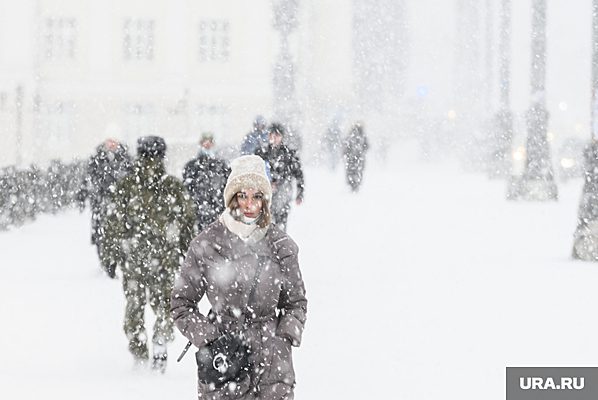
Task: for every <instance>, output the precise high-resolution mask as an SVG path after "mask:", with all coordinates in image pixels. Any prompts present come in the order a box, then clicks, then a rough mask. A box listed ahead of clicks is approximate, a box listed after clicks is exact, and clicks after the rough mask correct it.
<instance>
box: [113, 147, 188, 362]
mask: <svg viewBox="0 0 598 400" xmlns="http://www.w3.org/2000/svg"><path fill="white" fill-rule="evenodd" d="M137 144H138V146H137V154H138V157H137V159H136V160H135V163H134V166H133V171H132V172H131V173H129V174H128V175H127V176H126V177H124V178H123V179H122V180H121V181H120V182H119V183H118V184H117V185H116V190H115V194H114V200H113V204H112V205H111V207H110V209H109V215H108V222H107V228H106V246H104V247H103V250H104V251H103V253H102V257H103V258H104V259H105V260H106V262H108V263H115V264H118V266H119V267H120V269H121V270H122V275H123V290H124V292H125V298H126V309H125V323H124V329H125V333H126V335H127V338H128V340H129V351H130V352H131V353H132V355H133V356H134V358H135V360H136V362H137V363H139V364H145V363H146V362H147V361H148V359H149V349H148V346H147V343H146V341H147V335H146V330H145V323H144V314H145V305H146V303H147V301H148V299H149V304H150V306H151V308H152V310H153V311H154V313H155V314H156V323H155V324H154V332H153V337H152V343H153V349H152V350H153V363H152V367H153V368H154V369H156V370H159V371H161V372H164V369H165V368H166V359H167V352H166V344H167V342H169V341H171V340H172V339H173V322H172V318H171V317H170V294H171V291H172V285H173V282H174V274H175V272H176V270H177V269H178V265H179V258H182V255H183V254H185V252H186V251H187V246H188V244H189V241H190V240H191V237H192V234H193V224H194V220H195V215H194V210H193V202H192V201H191V200H190V199H189V197H188V195H187V194H186V191H185V189H184V187H183V184H182V183H181V181H179V180H178V179H176V178H175V177H173V176H170V175H167V174H166V171H165V168H164V155H165V153H166V143H165V142H164V139H162V138H161V137H157V136H146V137H142V138H139V140H138V143H137Z"/></svg>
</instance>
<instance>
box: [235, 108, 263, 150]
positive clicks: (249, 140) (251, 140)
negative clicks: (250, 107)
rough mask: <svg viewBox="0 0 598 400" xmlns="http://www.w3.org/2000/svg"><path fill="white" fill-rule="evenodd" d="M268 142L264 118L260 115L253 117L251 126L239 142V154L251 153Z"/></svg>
mask: <svg viewBox="0 0 598 400" xmlns="http://www.w3.org/2000/svg"><path fill="white" fill-rule="evenodd" d="M267 144H268V129H266V119H265V118H264V117H262V116H261V115H258V116H257V117H255V120H254V121H253V128H252V129H251V132H249V133H248V134H247V135H245V137H244V138H243V143H241V155H246V154H253V153H255V151H256V150H257V149H258V148H260V147H264V146H267Z"/></svg>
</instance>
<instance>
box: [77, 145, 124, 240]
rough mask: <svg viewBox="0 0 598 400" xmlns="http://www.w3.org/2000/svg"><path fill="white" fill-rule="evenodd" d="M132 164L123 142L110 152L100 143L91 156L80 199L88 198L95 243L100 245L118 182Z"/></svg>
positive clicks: (92, 234) (92, 238) (92, 236)
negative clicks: (103, 225) (104, 223)
mask: <svg viewBox="0 0 598 400" xmlns="http://www.w3.org/2000/svg"><path fill="white" fill-rule="evenodd" d="M131 167H132V161H131V156H130V155H129V153H128V151H127V148H126V147H124V146H123V145H118V147H117V148H116V150H115V151H110V150H108V149H107V148H106V146H105V145H104V144H101V145H99V146H98V147H97V148H96V153H95V154H94V155H93V156H91V158H90V159H89V161H88V163H87V170H86V174H85V175H86V176H85V182H84V184H83V187H82V188H81V191H80V192H79V196H78V197H79V201H81V202H83V201H85V200H86V199H89V204H90V206H91V230H92V231H91V241H92V243H95V244H98V245H99V244H101V242H102V240H103V238H104V234H103V232H104V229H103V227H102V223H103V222H105V219H106V213H107V206H108V204H109V203H111V201H112V195H113V194H114V190H115V189H116V183H117V182H118V181H119V180H120V179H122V178H123V177H124V176H125V175H126V174H127V173H129V172H130V171H131Z"/></svg>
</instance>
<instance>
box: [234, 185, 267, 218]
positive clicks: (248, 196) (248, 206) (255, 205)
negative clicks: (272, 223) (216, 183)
mask: <svg viewBox="0 0 598 400" xmlns="http://www.w3.org/2000/svg"><path fill="white" fill-rule="evenodd" d="M263 200H264V195H263V194H262V192H260V191H258V190H254V189H243V190H241V191H240V192H239V193H237V202H238V203H239V211H241V213H242V214H243V215H244V216H246V217H247V218H257V217H258V216H259V215H260V213H261V212H262V202H263Z"/></svg>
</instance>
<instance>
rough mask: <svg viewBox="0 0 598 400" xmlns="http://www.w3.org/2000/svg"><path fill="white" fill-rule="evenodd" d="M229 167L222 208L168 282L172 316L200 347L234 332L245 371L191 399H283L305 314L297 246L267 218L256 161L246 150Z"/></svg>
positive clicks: (264, 183) (266, 193)
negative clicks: (244, 346) (205, 307)
mask: <svg viewBox="0 0 598 400" xmlns="http://www.w3.org/2000/svg"><path fill="white" fill-rule="evenodd" d="M231 166H232V172H231V174H230V176H229V178H228V182H227V185H226V189H225V191H224V197H225V202H226V205H227V208H226V210H225V211H224V212H223V213H222V215H221V216H220V218H219V219H218V220H217V221H216V222H214V223H213V224H211V225H210V226H208V227H207V228H206V229H204V230H203V231H202V232H201V233H200V234H199V235H198V236H197V237H195V238H194V239H193V241H192V242H191V245H190V246H189V251H188V252H187V256H186V257H185V261H184V263H183V267H182V269H181V273H180V275H179V276H178V277H177V279H176V281H175V286H174V291H173V293H172V314H173V317H174V320H175V324H176V326H177V328H178V329H179V330H180V331H181V333H182V334H183V335H184V336H185V337H186V338H187V339H189V341H190V342H191V343H192V344H193V345H195V346H196V347H198V348H199V349H200V351H201V348H202V347H204V346H206V345H207V344H209V343H211V342H212V341H214V340H216V339H217V338H218V337H219V336H221V335H227V334H228V335H230V334H237V333H239V332H241V334H242V336H243V337H244V338H245V340H246V341H247V343H248V345H249V349H250V350H249V353H250V354H249V361H250V364H251V367H250V369H249V373H248V375H246V376H243V377H239V378H238V379H235V380H233V381H231V382H229V383H227V384H224V385H223V386H221V387H216V385H214V384H209V383H205V381H201V380H199V382H198V398H199V399H211V400H221V399H238V400H250V399H251V400H291V399H293V392H294V386H295V371H294V368H293V361H292V346H295V347H297V346H299V345H300V344H301V337H302V334H303V328H304V326H305V321H306V318H307V298H306V295H305V286H304V283H303V279H302V277H301V271H300V269H299V262H298V251H299V250H298V247H297V244H296V243H295V242H294V241H293V240H292V239H291V238H290V237H289V236H288V235H287V234H285V233H284V232H283V231H281V230H280V229H278V228H277V227H276V226H275V225H273V224H271V223H270V218H271V217H270V213H269V208H270V201H271V186H270V182H269V181H268V178H267V176H266V171H265V165H264V161H263V160H262V159H261V158H259V157H257V156H254V155H248V156H242V157H239V158H237V159H235V160H233V161H232V163H231ZM256 275H257V276H256ZM254 282H257V284H255V283H254ZM254 284H255V285H256V286H255V291H254V294H255V296H253V297H252V296H251V295H250V291H251V287H252V285H254ZM204 296H207V298H208V300H209V302H210V304H211V306H212V310H211V311H210V313H209V314H208V315H204V314H202V313H200V311H199V309H198V303H199V301H200V300H201V299H202V298H203V297H204ZM250 297H251V298H252V299H253V300H252V302H251V304H247V302H248V301H249V298H250ZM248 314H249V315H248Z"/></svg>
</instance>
